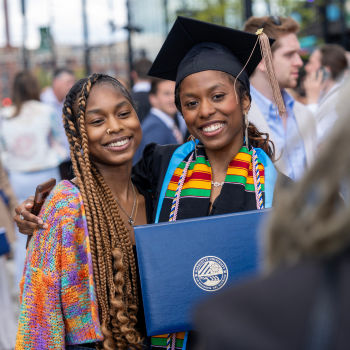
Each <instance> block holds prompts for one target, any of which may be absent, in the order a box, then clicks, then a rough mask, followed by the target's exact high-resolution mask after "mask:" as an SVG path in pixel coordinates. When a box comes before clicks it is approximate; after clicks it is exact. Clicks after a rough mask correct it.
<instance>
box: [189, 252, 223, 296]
mask: <svg viewBox="0 0 350 350" xmlns="http://www.w3.org/2000/svg"><path fill="white" fill-rule="evenodd" d="M227 278H228V269H227V266H226V264H225V263H224V262H223V261H222V260H221V259H219V258H217V257H216V256H205V257H204V258H202V259H200V260H198V261H197V263H196V264H195V265H194V269H193V279H194V281H195V282H196V284H197V286H198V287H199V288H201V289H203V290H205V291H207V292H214V291H216V290H219V289H220V288H222V287H223V286H224V285H225V283H226V282H227Z"/></svg>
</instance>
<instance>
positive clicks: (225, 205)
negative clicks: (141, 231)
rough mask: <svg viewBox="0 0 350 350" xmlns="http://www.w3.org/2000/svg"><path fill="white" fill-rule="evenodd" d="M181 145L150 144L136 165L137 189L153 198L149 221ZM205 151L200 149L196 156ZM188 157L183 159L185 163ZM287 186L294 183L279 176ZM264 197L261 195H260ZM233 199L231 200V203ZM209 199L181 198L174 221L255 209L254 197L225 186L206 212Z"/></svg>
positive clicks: (165, 214) (165, 210)
mask: <svg viewBox="0 0 350 350" xmlns="http://www.w3.org/2000/svg"><path fill="white" fill-rule="evenodd" d="M179 146H180V145H165V146H160V145H157V144H155V143H151V144H149V145H147V146H146V147H145V150H144V152H143V156H142V158H141V159H140V160H139V161H138V162H137V163H136V164H135V166H134V167H133V172H132V179H133V182H134V183H135V184H137V185H138V186H139V187H143V188H144V189H145V190H148V191H151V192H152V196H153V201H152V206H153V213H152V220H153V222H154V220H155V217H156V209H157V206H158V201H159V197H160V192H161V189H162V185H163V180H164V178H165V174H166V172H167V169H168V165H169V163H170V160H171V157H172V155H173V153H174V152H175V150H176V149H177V148H178V147H179ZM201 153H203V154H204V155H205V152H204V149H203V148H199V150H198V154H201ZM187 159H188V157H186V158H185V160H187ZM279 176H282V177H283V181H284V182H285V183H287V184H290V183H291V182H293V181H292V180H291V179H290V178H288V177H287V176H285V175H283V174H281V173H279ZM263 197H264V194H263ZM233 199H234V200H233ZM171 202H172V200H171V199H169V198H165V199H164V202H163V206H162V210H161V213H160V217H159V222H166V221H168V219H169V214H170V208H171ZM209 207H210V199H209V198H184V199H181V204H180V206H179V211H178V216H177V219H178V220H181V219H191V218H196V217H203V216H207V215H219V214H230V213H236V212H241V211H247V210H254V209H256V199H255V193H249V192H246V191H245V189H244V187H243V186H240V185H232V184H226V183H225V184H224V185H223V188H222V191H221V193H220V195H219V196H218V197H217V198H216V200H215V202H214V203H213V207H212V210H211V211H210V212H209Z"/></svg>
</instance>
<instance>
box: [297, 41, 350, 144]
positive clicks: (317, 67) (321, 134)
mask: <svg viewBox="0 0 350 350" xmlns="http://www.w3.org/2000/svg"><path fill="white" fill-rule="evenodd" d="M347 69H348V62H347V59H346V51H345V50H344V49H343V48H342V47H341V46H340V45H337V44H325V45H322V46H320V47H319V48H317V49H316V50H315V51H314V52H313V53H312V54H311V56H310V58H309V62H308V63H307V64H306V65H305V72H306V79H305V83H304V87H305V93H306V99H307V106H308V108H309V109H310V110H311V111H312V113H313V114H314V116H315V118H316V122H317V144H318V145H320V144H321V143H322V142H323V141H324V139H325V138H326V137H327V136H328V134H329V132H330V131H331V130H332V128H333V125H334V123H335V122H336V121H337V119H338V113H337V111H336V104H337V102H338V95H339V91H340V89H341V86H342V84H343V82H344V78H345V76H346V72H347Z"/></svg>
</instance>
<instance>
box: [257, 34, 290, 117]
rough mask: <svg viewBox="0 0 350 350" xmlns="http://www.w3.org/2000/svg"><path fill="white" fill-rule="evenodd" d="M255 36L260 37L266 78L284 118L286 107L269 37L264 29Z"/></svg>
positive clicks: (280, 113) (279, 111)
mask: <svg viewBox="0 0 350 350" xmlns="http://www.w3.org/2000/svg"><path fill="white" fill-rule="evenodd" d="M255 34H257V35H258V36H259V44H260V51H261V55H262V57H263V60H264V63H265V67H266V76H267V79H268V81H269V83H270V86H271V89H272V94H273V98H274V100H275V105H276V106H277V109H278V113H279V115H280V116H281V117H282V115H283V114H284V113H285V112H286V107H285V106H284V102H283V98H282V95H281V90H280V87H279V85H278V82H277V78H276V72H275V68H274V66H273V62H272V53H271V48H270V41H269V38H268V36H267V35H266V34H265V33H263V29H262V28H261V29H259V30H258V31H257V32H256V33H255ZM276 114H277V110H276Z"/></svg>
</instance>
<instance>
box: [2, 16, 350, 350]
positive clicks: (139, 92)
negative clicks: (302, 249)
mask: <svg viewBox="0 0 350 350" xmlns="http://www.w3.org/2000/svg"><path fill="white" fill-rule="evenodd" d="M261 21H262V19H261V18H257V17H252V18H251V19H249V20H248V21H247V22H246V23H245V27H244V30H245V31H247V32H251V33H255V32H256V31H257V29H259V28H260V27H261V23H262V22H261ZM298 30H299V26H298V24H297V22H295V21H294V20H293V19H292V18H283V17H274V18H270V19H269V20H268V21H267V22H266V24H265V25H264V32H265V33H266V34H267V35H268V36H269V37H271V38H275V39H277V42H276V43H275V44H274V45H273V46H272V54H273V63H274V66H275V68H276V76H277V81H278V83H279V86H280V89H281V93H282V97H283V100H284V103H285V106H286V113H285V114H284V115H283V116H282V117H279V116H278V115H277V113H276V108H275V102H274V99H273V95H272V92H271V90H270V87H269V82H268V80H267V77H266V74H265V69H266V68H265V65H264V63H263V62H261V63H260V64H259V65H258V67H257V69H256V70H255V72H254V73H253V75H252V76H251V79H250V82H251V96H252V106H251V110H250V112H249V116H248V118H249V120H250V121H251V122H253V123H254V124H255V125H256V126H257V128H258V129H259V130H260V131H262V132H264V133H267V134H268V135H269V138H270V140H272V141H273V143H274V145H275V159H276V163H275V164H276V166H277V167H278V168H279V169H280V170H281V171H282V172H283V173H284V174H285V175H287V176H288V177H290V178H291V179H292V180H294V181H296V182H298V181H300V180H301V179H302V178H303V176H304V174H305V172H306V170H307V169H308V168H310V167H311V165H312V164H314V162H315V159H316V157H317V156H318V154H322V152H324V145H325V143H326V142H327V141H328V137H329V135H330V133H331V132H332V130H333V129H334V125H335V124H336V123H337V121H338V119H339V110H338V109H337V105H338V103H339V97H340V96H341V93H342V91H343V89H344V86H345V85H346V84H345V83H344V82H346V78H347V76H348V69H349V53H348V52H346V51H345V50H344V49H343V48H342V47H341V46H339V45H336V44H324V45H321V46H319V47H317V48H316V49H315V50H314V51H313V52H312V54H311V55H310V57H309V59H308V61H307V62H303V60H302V59H301V57H300V55H299V52H300V44H299V41H298V38H297V33H298ZM151 65H152V62H151V61H150V60H148V59H146V58H143V59H141V60H139V61H137V62H135V63H134V70H133V71H132V73H131V76H132V79H133V85H132V88H131V89H129V92H130V94H131V96H132V98H133V99H134V101H136V103H137V107H138V116H139V119H140V121H141V126H142V131H143V139H142V143H141V145H140V147H139V149H138V152H137V153H136V155H135V157H134V162H136V161H137V160H138V159H139V158H140V157H141V155H142V151H143V149H144V147H145V145H147V144H149V143H151V142H155V143H158V144H161V145H165V144H182V143H184V142H186V141H187V139H188V137H189V136H190V135H189V133H188V130H187V127H186V124H185V122H184V120H183V118H182V116H181V114H180V113H179V112H178V110H177V108H176V106H175V102H174V89H175V82H173V81H168V80H162V79H151V78H150V77H149V76H147V72H148V70H149V69H150V67H151ZM301 70H303V71H304V73H305V74H304V76H302V77H300V75H299V72H300V71H301ZM75 80H76V79H75V76H74V73H73V72H72V71H70V70H69V69H66V68H60V69H58V70H56V71H55V72H54V74H53V78H52V84H51V86H49V87H45V88H43V89H41V88H40V86H39V82H38V80H37V78H36V77H35V75H34V74H33V73H32V72H30V71H23V72H20V73H18V74H17V76H16V78H15V79H14V82H13V86H12V105H11V106H8V107H4V108H2V109H1V110H0V147H1V160H0V237H1V234H2V235H3V236H4V237H5V239H3V240H0V245H1V244H2V245H3V246H4V245H5V244H8V245H9V246H10V248H11V249H10V251H8V249H7V250H6V249H5V248H4V249H2V248H1V247H0V254H1V255H0V310H1V312H0V350H1V349H5V350H6V349H13V348H14V340H15V336H16V309H15V307H14V302H13V300H16V299H17V298H18V295H19V283H20V279H21V277H22V272H23V266H24V261H25V254H26V240H27V239H26V236H24V235H22V234H19V232H18V231H16V229H15V228H14V225H13V216H14V207H15V206H16V205H17V203H18V202H22V201H24V200H25V199H27V197H29V196H30V195H33V194H34V193H35V189H36V186H37V185H38V184H40V183H42V182H44V181H46V180H47V179H49V178H55V179H56V180H57V182H59V181H60V180H61V179H72V178H73V177H74V175H73V173H72V170H71V166H72V163H71V161H70V154H69V145H68V141H67V137H66V135H65V131H64V128H63V125H62V107H63V101H64V99H65V96H66V95H67V93H68V91H69V90H70V88H71V87H72V86H73V84H74V83H75ZM338 151H341V150H338ZM341 192H342V195H343V197H344V198H346V197H347V194H346V193H347V191H346V189H345V188H344V189H341ZM276 220H277V219H276ZM1 229H2V231H1ZM2 252H5V253H2ZM290 273H291V274H292V276H291V278H294V277H295V275H293V272H290ZM293 276H294V277H293ZM276 278H277V277H276ZM278 278H279V277H278ZM278 278H277V280H273V281H272V282H271V284H272V285H273V283H275V284H276V285H278V286H281V285H283V283H282V282H283V281H284V280H283V279H282V280H281V281H280V280H279V279H278ZM281 278H282V277H281ZM295 283H299V282H297V279H296V281H295ZM246 288H247V290H245V289H242V290H240V291H239V292H237V294H235V298H236V299H234V305H238V304H239V303H240V302H241V303H245V297H244V294H246V293H248V291H249V292H251V291H252V289H254V288H261V290H262V289H263V288H265V286H264V285H261V284H258V285H257V286H255V285H252V286H248V287H246ZM266 288H267V289H266V290H270V289H268V287H266ZM310 288H311V287H310ZM271 290H272V289H271ZM246 295H249V293H248V294H246ZM256 297H257V295H256V293H255V294H254V293H252V295H251V298H256ZM227 298H229V295H227ZM247 298H248V297H247ZM265 302H266V301H265ZM247 303H248V302H247ZM305 303H306V302H305ZM248 304H249V303H248ZM213 305H214V306H213V308H214V309H215V308H216V306H218V307H219V308H220V305H221V304H220V301H219V300H217V305H216V306H215V304H213ZM305 305H306V304H305ZM211 307H212V306H211V305H209V308H211ZM289 311H290V310H286V312H289ZM201 312H202V311H201ZM203 315H204V316H203V318H202V319H207V313H206V312H205V311H204V310H203ZM248 315H249V313H248ZM201 317H202V315H201V314H199V316H198V319H201ZM247 317H248V316H247ZM252 317H253V316H252ZM232 322H236V320H234V321H232ZM237 322H238V321H237ZM199 323H200V324H202V321H201V320H200V321H199ZM205 327H207V326H206V325H205V326H204V328H205ZM242 327H243V326H242ZM245 327H253V325H251V324H250V323H249V322H247V323H246V324H245ZM271 327H272V326H271ZM209 328H210V327H208V332H207V335H208V339H206V342H207V344H210V343H211V338H210V337H211V336H212V335H213V334H214V333H215V332H214V331H213V330H215V329H216V328H215V325H212V328H211V331H210V330H209ZM243 331H245V329H243ZM242 334H244V332H243V333H242ZM237 336H238V335H237ZM291 338H293V337H292V336H291ZM223 339H224V337H223ZM256 341H257V342H258V339H257V340H256ZM212 343H213V344H214V343H215V344H216V345H217V344H218V343H217V342H214V341H213V342H212ZM221 346H222V347H221V349H223V348H228V347H227V343H223V344H221ZM203 348H204V347H203ZM205 348H208V349H211V350H212V349H214V347H205ZM219 348H220V347H217V349H219ZM243 348H247V349H248V348H249V347H243ZM266 348H267V347H266ZM274 348H275V347H271V348H270V349H274ZM310 349H311V348H310ZM315 349H316V348H315Z"/></svg>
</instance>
